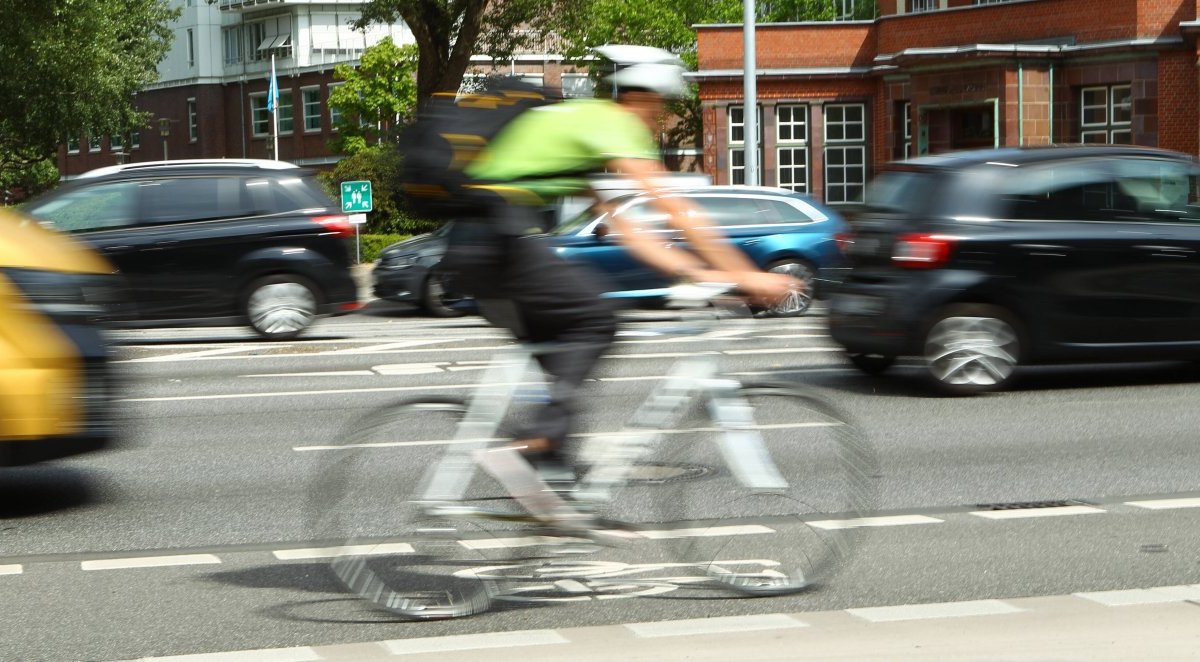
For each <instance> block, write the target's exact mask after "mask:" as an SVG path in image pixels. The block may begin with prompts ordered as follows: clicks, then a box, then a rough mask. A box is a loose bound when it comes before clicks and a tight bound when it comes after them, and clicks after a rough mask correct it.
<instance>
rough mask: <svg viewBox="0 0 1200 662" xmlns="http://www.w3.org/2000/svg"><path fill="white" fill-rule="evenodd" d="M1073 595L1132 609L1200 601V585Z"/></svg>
mask: <svg viewBox="0 0 1200 662" xmlns="http://www.w3.org/2000/svg"><path fill="white" fill-rule="evenodd" d="M1072 595H1074V596H1075V597H1077V598H1083V599H1084V600H1090V601H1092V602H1096V603H1099V604H1102V605H1105V606H1106V607H1131V606H1136V605H1153V604H1162V603H1166V602H1187V601H1197V600H1200V584H1195V585H1192V586H1159V587H1156V588H1135V589H1125V590H1122V591H1089V592H1086V593H1073V594H1072Z"/></svg>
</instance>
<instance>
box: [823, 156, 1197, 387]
mask: <svg viewBox="0 0 1200 662" xmlns="http://www.w3.org/2000/svg"><path fill="white" fill-rule="evenodd" d="M1198 174H1200V169H1198V167H1197V161H1196V159H1195V157H1193V156H1189V155H1186V154H1179V153H1175V152H1168V151H1164V150H1157V149H1149V148H1136V147H1110V146H1078V147H1045V148H1029V149H1015V148H1014V149H996V150H984V151H973V152H960V153H952V154H945V155H939V156H931V157H921V158H916V159H912V160H909V161H905V162H900V163H894V164H891V166H890V167H889V168H888V170H887V171H885V172H884V173H882V174H881V175H880V176H879V177H878V178H877V179H876V180H875V181H874V182H872V185H871V186H870V187H869V188H868V193H867V201H866V205H865V210H864V211H863V213H861V214H860V215H859V216H858V217H857V218H856V219H855V221H854V222H853V224H852V225H853V228H854V229H853V232H852V233H851V234H850V235H849V236H847V237H844V238H843V241H842V246H843V250H844V251H845V252H846V253H847V255H848V256H849V257H850V260H851V263H852V267H853V268H852V270H851V272H850V274H849V277H848V278H847V279H846V282H845V283H844V284H843V285H842V286H840V287H839V288H838V291H837V293H836V294H835V295H834V296H833V298H832V301H831V305H830V311H831V312H830V318H829V319H830V329H831V333H832V336H833V338H834V340H836V341H837V342H838V343H840V344H841V345H842V346H843V347H844V348H845V349H846V351H847V352H848V353H849V356H850V359H851V361H852V362H853V363H854V364H855V365H856V366H858V367H859V368H861V369H862V370H864V371H867V372H880V371H883V370H885V369H886V368H887V367H889V366H890V365H891V364H892V363H893V362H894V361H895V359H896V357H898V356H919V357H921V358H922V359H923V363H924V365H925V367H926V369H927V371H928V374H929V376H930V377H931V378H932V379H933V381H934V382H935V383H936V384H937V385H938V386H940V387H942V388H943V389H945V390H948V391H951V392H957V393H974V392H979V391H985V390H989V389H995V388H999V387H1001V386H1003V385H1005V384H1006V383H1008V382H1009V380H1010V379H1011V378H1012V376H1013V374H1014V369H1015V368H1016V367H1017V366H1019V365H1023V364H1032V363H1066V362H1093V361H1095V362H1108V361H1136V360H1153V359H1176V358H1178V359H1196V358H1200V200H1198V193H1200V180H1198V177H1197V175H1198Z"/></svg>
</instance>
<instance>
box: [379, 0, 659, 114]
mask: <svg viewBox="0 0 1200 662" xmlns="http://www.w3.org/2000/svg"><path fill="white" fill-rule="evenodd" d="M590 1H591V0H370V2H368V3H367V4H366V5H365V6H364V7H363V10H362V18H361V19H360V20H359V21H358V22H357V24H356V25H357V26H358V27H365V26H367V25H370V24H371V23H392V22H395V21H396V20H397V19H403V21H404V22H405V23H406V24H408V26H409V28H411V29H412V31H413V36H414V37H415V38H416V42H417V50H418V52H419V54H420V59H419V63H418V68H417V94H418V97H419V98H421V99H424V98H427V97H429V96H430V95H431V94H433V93H434V92H438V91H456V90H458V87H459V84H460V83H461V82H462V79H463V73H464V72H466V70H467V66H468V65H469V64H470V62H471V56H472V55H478V54H484V55H490V56H491V57H492V58H493V60H494V61H501V60H505V59H508V58H509V57H511V56H512V55H513V54H514V53H516V52H518V51H519V50H521V49H523V48H528V47H530V46H532V45H534V44H541V43H543V41H544V40H545V38H546V36H547V35H548V34H551V33H553V31H554V29H555V28H557V27H559V26H560V25H563V24H566V23H569V22H571V21H578V20H587V19H586V13H585V11H584V10H586V8H587V5H588V3H589V2H590ZM647 1H653V0H647Z"/></svg>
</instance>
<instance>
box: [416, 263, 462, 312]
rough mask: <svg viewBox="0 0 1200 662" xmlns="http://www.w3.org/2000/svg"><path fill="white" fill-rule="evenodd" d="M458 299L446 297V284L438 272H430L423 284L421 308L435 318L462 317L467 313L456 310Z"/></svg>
mask: <svg viewBox="0 0 1200 662" xmlns="http://www.w3.org/2000/svg"><path fill="white" fill-rule="evenodd" d="M455 301H458V299H457V298H448V297H447V296H446V288H445V283H444V281H443V279H442V277H441V276H440V275H439V274H438V273H437V272H436V271H430V272H429V275H428V276H426V277H425V280H424V282H422V283H421V307H422V308H424V309H425V312H427V313H429V314H430V315H432V316H434V317H462V316H463V315H466V312H464V311H462V310H459V309H457V308H454V307H453V305H452V303H453V302H455Z"/></svg>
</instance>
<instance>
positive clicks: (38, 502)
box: [0, 464, 99, 519]
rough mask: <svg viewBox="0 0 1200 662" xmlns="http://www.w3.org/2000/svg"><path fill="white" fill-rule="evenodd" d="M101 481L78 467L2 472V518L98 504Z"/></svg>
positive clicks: (8, 470) (40, 465) (15, 517)
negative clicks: (98, 482)
mask: <svg viewBox="0 0 1200 662" xmlns="http://www.w3.org/2000/svg"><path fill="white" fill-rule="evenodd" d="M98 494H99V488H98V485H97V481H96V480H95V478H93V477H92V476H91V475H90V474H89V473H87V472H84V471H80V470H78V469H74V468H67V467H59V466H54V465H49V464H45V465H42V464H39V465H34V466H30V467H10V468H3V469H0V519H18V518H22V517H36V516H38V515H45V514H47V513H53V512H58V511H61V510H67V509H70V508H78V507H80V506H86V505H90V504H93V503H95V502H97V501H98Z"/></svg>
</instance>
